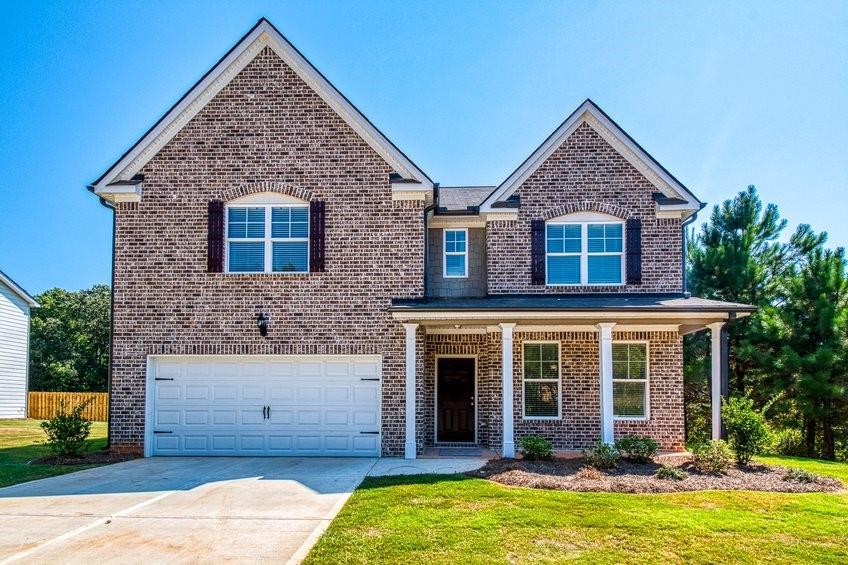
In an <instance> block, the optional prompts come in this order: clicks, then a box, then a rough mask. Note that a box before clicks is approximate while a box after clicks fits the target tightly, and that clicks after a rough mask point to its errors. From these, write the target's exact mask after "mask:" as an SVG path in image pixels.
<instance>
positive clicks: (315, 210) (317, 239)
mask: <svg viewBox="0 0 848 565" xmlns="http://www.w3.org/2000/svg"><path fill="white" fill-rule="evenodd" d="M324 220H325V216H324V201H323V200H312V201H311V202H309V271H310V272H312V273H323V272H324V250H325V245H324V228H325V221H324Z"/></svg>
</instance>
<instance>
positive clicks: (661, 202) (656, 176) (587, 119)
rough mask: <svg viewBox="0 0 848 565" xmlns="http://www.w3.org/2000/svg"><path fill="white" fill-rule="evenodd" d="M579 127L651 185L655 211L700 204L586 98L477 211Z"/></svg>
mask: <svg viewBox="0 0 848 565" xmlns="http://www.w3.org/2000/svg"><path fill="white" fill-rule="evenodd" d="M581 128H583V129H584V130H585V128H590V129H591V130H592V132H593V133H594V134H595V135H597V136H599V137H600V138H602V139H603V140H604V141H605V142H606V143H607V144H608V145H609V147H611V148H612V149H614V150H615V151H616V152H617V153H618V154H619V155H620V156H621V157H622V158H624V159H625V160H626V161H627V162H628V163H629V164H630V165H631V166H632V167H633V168H634V169H636V170H637V171H638V172H639V173H640V174H641V175H642V176H643V177H644V178H645V179H646V180H647V181H648V182H650V183H651V185H653V187H654V188H655V189H656V190H657V192H658V194H659V195H661V198H660V199H658V201H657V209H658V212H664V213H666V214H671V215H679V216H680V217H683V218H685V217H688V216H690V215H692V214H693V213H695V212H697V211H698V210H700V209H701V208H702V207H703V204H702V203H701V202H700V201H699V200H698V199H697V198H696V197H695V196H694V195H693V194H692V193H691V192H690V191H689V190H688V189H687V188H686V187H685V186H683V184H682V183H680V181H678V180H677V179H676V178H675V177H674V176H672V175H671V173H669V172H668V171H667V170H666V169H665V168H664V167H662V165H660V164H659V163H658V162H656V161H655V160H654V159H653V157H651V156H650V155H649V154H648V153H647V152H646V151H645V150H644V149H642V147H641V146H640V145H639V144H638V143H636V142H635V141H634V140H633V138H631V137H630V136H629V135H627V133H626V132H624V130H622V129H621V128H620V127H619V126H618V125H617V124H616V123H615V122H613V121H612V119H610V118H609V116H607V115H606V114H605V113H604V112H603V110H601V109H600V108H599V107H598V106H596V105H595V104H594V102H592V101H591V100H586V102H584V103H583V104H582V105H581V106H580V107H579V108H578V109H577V110H575V112H574V113H572V114H571V115H570V116H569V117H568V118H567V119H566V120H565V121H564V122H563V123H562V124H561V125H560V126H559V127H558V128H557V129H556V130H555V131H554V132H553V133H552V134H551V135H550V136H549V137H548V138H547V139H546V140H545V141H544V142H543V143H542V144H541V145H540V146H539V147H538V148H537V149H536V151H534V152H533V153H532V154H531V155H530V156H529V157H528V158H527V159H526V160H525V161H524V162H523V163H522V164H521V165H520V166H519V167H518V168H517V169H516V170H515V171H514V172H513V173H512V174H511V175H510V176H509V177H507V179H506V180H505V181H504V182H503V183H501V184H500V185H499V186H498V187H497V188H496V189H495V190H494V191H492V193H491V194H490V195H489V196H488V197H487V198H486V200H485V201H484V202H483V204H482V205H481V207H480V210H481V212H492V211H493V208H496V207H497V205H496V204H497V203H498V202H503V201H505V200H506V199H507V198H509V197H510V196H512V195H513V194H514V193H515V192H516V191H517V190H518V188H519V187H520V186H522V184H524V183H525V182H526V181H527V180H528V179H529V178H530V177H531V176H532V175H533V174H534V173H536V172H537V171H538V170H539V168H540V167H543V166H544V164H545V163H546V162H547V161H548V159H550V158H551V157H552V156H553V155H554V154H555V153H556V152H557V151H558V150H560V149H561V148H562V147H563V145H564V144H566V142H567V141H568V140H569V139H570V138H571V137H572V135H573V134H574V133H575V132H577V131H579V130H580V129H581Z"/></svg>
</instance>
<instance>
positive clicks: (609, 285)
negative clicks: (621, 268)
mask: <svg viewBox="0 0 848 565" xmlns="http://www.w3.org/2000/svg"><path fill="white" fill-rule="evenodd" d="M545 286H550V287H556V288H562V287H568V288H601V287H616V286H627V285H626V284H625V283H592V284H582V283H574V284H565V283H563V284H556V283H547V282H546V283H545Z"/></svg>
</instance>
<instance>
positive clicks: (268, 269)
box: [224, 201, 309, 275]
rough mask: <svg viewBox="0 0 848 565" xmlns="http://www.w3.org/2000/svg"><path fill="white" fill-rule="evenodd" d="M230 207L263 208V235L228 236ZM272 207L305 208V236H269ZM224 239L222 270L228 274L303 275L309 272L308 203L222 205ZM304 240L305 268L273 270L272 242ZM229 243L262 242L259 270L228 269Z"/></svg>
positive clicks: (239, 203)
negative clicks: (262, 249) (261, 263)
mask: <svg viewBox="0 0 848 565" xmlns="http://www.w3.org/2000/svg"><path fill="white" fill-rule="evenodd" d="M231 208H263V209H264V211H265V237H261V238H260V237H237V238H232V239H231V238H230V212H229V210H230V209H231ZM272 208H303V209H305V210H306V217H307V221H306V229H307V233H306V237H271V227H272V226H271V209H272ZM224 241H225V242H226V249H225V253H224V263H225V264H224V272H225V273H227V274H230V275H261V274H266V275H268V274H270V275H304V274H308V273H309V204H300V203H294V202H288V201H285V202H279V203H276V204H265V203H251V202H249V201H246V202H238V203H233V204H227V205H225V206H224ZM300 242H306V270H305V271H274V270H273V263H274V243H300ZM230 243H264V244H265V265H264V269H263V270H261V271H230Z"/></svg>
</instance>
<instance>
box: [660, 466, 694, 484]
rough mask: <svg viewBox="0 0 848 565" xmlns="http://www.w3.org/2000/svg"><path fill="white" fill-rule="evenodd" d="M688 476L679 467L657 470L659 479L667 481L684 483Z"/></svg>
mask: <svg viewBox="0 0 848 565" xmlns="http://www.w3.org/2000/svg"><path fill="white" fill-rule="evenodd" d="M686 476H687V475H686V471H683V470H682V469H678V468H677V467H660V468H659V469H657V478H658V479H663V480H666V481H682V480H683V479H685V478H686Z"/></svg>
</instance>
